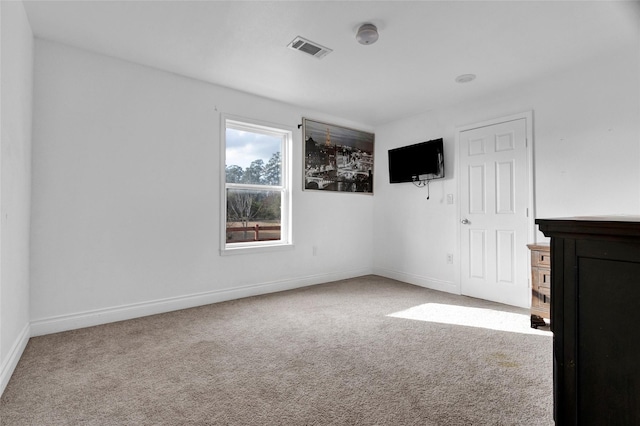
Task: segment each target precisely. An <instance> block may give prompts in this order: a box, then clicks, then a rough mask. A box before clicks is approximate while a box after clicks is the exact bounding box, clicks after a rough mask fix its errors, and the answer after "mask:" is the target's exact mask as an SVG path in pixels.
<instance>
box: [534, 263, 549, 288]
mask: <svg viewBox="0 0 640 426" xmlns="http://www.w3.org/2000/svg"><path fill="white" fill-rule="evenodd" d="M531 272H532V277H533V282H534V283H535V284H536V285H537V286H538V287H545V288H551V270H550V269H548V268H532V270H531Z"/></svg>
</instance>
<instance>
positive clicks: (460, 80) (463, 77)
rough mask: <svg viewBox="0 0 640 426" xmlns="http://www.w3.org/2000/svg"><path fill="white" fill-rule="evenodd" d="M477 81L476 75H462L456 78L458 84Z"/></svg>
mask: <svg viewBox="0 0 640 426" xmlns="http://www.w3.org/2000/svg"><path fill="white" fill-rule="evenodd" d="M475 79H476V75H475V74H462V75H459V76H457V77H456V83H469V82H471V81H473V80H475Z"/></svg>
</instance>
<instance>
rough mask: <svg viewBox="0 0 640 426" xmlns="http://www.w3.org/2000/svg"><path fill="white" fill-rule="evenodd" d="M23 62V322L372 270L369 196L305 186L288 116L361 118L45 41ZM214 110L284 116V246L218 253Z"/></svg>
mask: <svg viewBox="0 0 640 426" xmlns="http://www.w3.org/2000/svg"><path fill="white" fill-rule="evenodd" d="M34 69H35V71H34V72H35V74H34V79H35V83H34V84H35V86H34V90H35V94H34V96H35V103H34V105H35V108H34V122H35V126H34V139H33V215H32V218H33V220H32V240H31V245H32V258H31V261H32V275H31V303H32V305H31V318H32V320H33V323H32V330H33V334H34V335H36V334H42V333H48V332H52V331H58V330H63V329H69V328H74V327H79V326H86V325H90V324H97V323H101V322H106V321H113V320H117V319H123V318H129V317H134V316H138V315H143V314H148V313H154V312H161V311H166V310H170V309H177V308H181V307H185V306H194V305H197V304H203V303H210V302H215V301H219V300H225V299H230V298H234V297H241V296H247V295H251V294H259V293H264V292H268V291H274V290H280V289H287V288H294V287H298V286H303V285H309V284H316V283H320V282H323V281H327V280H334V279H340V278H343V277H351V276H358V275H362V274H366V273H371V271H372V258H373V251H372V250H373V249H372V236H371V229H372V228H373V197H371V196H367V195H362V194H335V193H333V194H331V193H321V192H308V191H307V192H303V191H302V163H301V159H302V151H301V149H302V144H301V132H300V131H299V130H298V129H297V125H298V124H299V123H301V117H302V116H306V117H310V118H315V119H320V120H324V121H329V122H331V123H335V124H340V125H347V126H349V127H355V128H360V129H362V130H367V131H370V130H372V129H370V128H366V127H364V126H362V125H359V124H358V123H349V122H344V121H341V120H340V119H339V118H336V117H329V116H326V115H323V114H319V113H314V112H313V111H303V110H300V109H299V108H296V107H293V106H290V105H285V104H282V103H277V102H274V101H271V100H267V99H263V98H259V97H256V96H252V95H248V94H244V93H241V92H237V91H233V90H230V89H226V88H222V87H218V86H214V85H211V84H206V83H203V82H200V81H196V80H191V79H187V78H183V77H180V76H177V75H174V74H169V73H166V72H162V71H158V70H154V69H151V68H147V67H143V66H139V65H135V64H132V63H128V62H124V61H120V60H116V59H113V58H109V57H106V56H101V55H97V54H93V53H89V52H86V51H82V50H78V49H75V48H71V47H67V46H64V45H61V44H57V43H53V42H50V41H43V40H36V60H35V68H34ZM221 113H229V114H234V115H239V116H243V117H248V118H253V119H258V120H261V121H266V122H270V123H274V124H276V125H284V126H288V127H290V128H292V129H293V130H294V143H293V145H294V148H293V159H294V173H293V182H294V185H293V190H294V191H293V212H294V219H293V236H294V244H295V247H294V249H292V250H285V251H278V252H274V253H267V254H264V253H263V254H250V255H249V254H247V255H237V256H222V257H221V256H220V255H219V241H220V238H219V235H220V234H219V232H220V229H219V224H220V220H219V215H220V203H219V200H220V197H219V190H220V179H219V177H220V168H219V158H220V156H219V154H220V145H219V144H220V114H221ZM313 246H317V255H316V256H314V255H313V250H312V248H313Z"/></svg>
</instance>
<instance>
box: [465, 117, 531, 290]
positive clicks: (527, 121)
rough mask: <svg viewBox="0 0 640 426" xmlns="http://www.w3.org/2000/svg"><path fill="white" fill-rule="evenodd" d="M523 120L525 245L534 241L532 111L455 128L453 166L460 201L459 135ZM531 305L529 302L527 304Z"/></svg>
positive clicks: (529, 280) (529, 281) (529, 266)
mask: <svg viewBox="0 0 640 426" xmlns="http://www.w3.org/2000/svg"><path fill="white" fill-rule="evenodd" d="M521 119H524V120H525V126H526V129H525V132H526V133H525V134H526V138H527V143H526V148H527V162H528V164H527V167H528V168H529V170H528V173H527V186H528V191H529V199H528V200H527V209H528V214H527V230H528V231H527V243H528V244H531V243H533V242H534V241H535V222H534V221H535V199H534V185H533V178H534V173H533V111H532V110H530V111H525V112H521V113H518V114H513V115H507V116H504V117H498V118H494V119H491V120H486V121H482V122H479V123H473V124H466V125H462V126H456V128H455V134H456V145H455V153H456V165H455V173H456V177H457V181H458V188H457V192H458V200H460V197H462V196H463V194H462V192H461V187H462V182H461V181H460V134H461V133H462V132H465V131H467V130H473V129H477V128H479V127H487V126H492V125H494V124H500V123H505V122H508V121H514V120H521ZM460 208H461V203H460V202H458V208H457V209H456V242H457V243H456V247H457V249H456V259H458V262H457V266H458V267H457V268H456V270H455V282H456V286H457V292H458V294H462V281H461V272H460V270H461V268H462V262H461V261H460V260H461V259H462V257H461V250H462V243H461V233H460V220H461V219H460V218H461V217H462V215H461V212H460ZM527 265H528V269H529V270H530V269H531V259H530V258H528V260H527ZM527 282H528V283H529V287H531V277H528V279H527ZM529 303H531V302H529Z"/></svg>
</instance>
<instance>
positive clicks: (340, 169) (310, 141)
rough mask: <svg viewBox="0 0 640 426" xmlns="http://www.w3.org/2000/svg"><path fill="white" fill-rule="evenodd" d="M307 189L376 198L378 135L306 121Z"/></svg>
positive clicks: (304, 170) (305, 159) (305, 184)
mask: <svg viewBox="0 0 640 426" xmlns="http://www.w3.org/2000/svg"><path fill="white" fill-rule="evenodd" d="M302 135H303V141H304V169H303V190H305V191H325V192H351V193H359V194H369V195H373V176H374V175H373V164H374V161H373V160H374V143H375V134H374V133H369V132H364V131H361V130H355V129H350V128H347V127H343V126H337V125H335V124H329V123H323V122H320V121H315V120H311V119H308V118H303V119H302Z"/></svg>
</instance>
